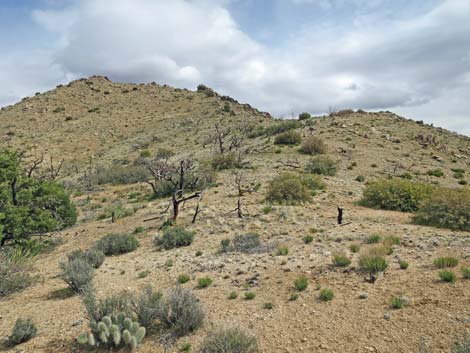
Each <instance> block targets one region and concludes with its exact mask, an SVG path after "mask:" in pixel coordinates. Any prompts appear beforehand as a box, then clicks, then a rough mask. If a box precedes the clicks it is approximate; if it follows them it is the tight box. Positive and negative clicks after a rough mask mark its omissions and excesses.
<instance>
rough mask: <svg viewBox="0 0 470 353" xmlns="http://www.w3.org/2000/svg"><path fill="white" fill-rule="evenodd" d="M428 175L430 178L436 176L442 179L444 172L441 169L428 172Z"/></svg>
mask: <svg viewBox="0 0 470 353" xmlns="http://www.w3.org/2000/svg"><path fill="white" fill-rule="evenodd" d="M427 174H428V175H429V176H435V177H437V178H440V177H442V176H444V172H443V171H442V170H440V169H432V170H428V172H427Z"/></svg>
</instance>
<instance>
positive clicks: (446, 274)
mask: <svg viewBox="0 0 470 353" xmlns="http://www.w3.org/2000/svg"><path fill="white" fill-rule="evenodd" d="M439 277H440V279H441V280H442V281H444V282H449V283H454V282H455V281H456V279H457V277H456V276H455V273H454V272H453V271H451V270H442V271H439Z"/></svg>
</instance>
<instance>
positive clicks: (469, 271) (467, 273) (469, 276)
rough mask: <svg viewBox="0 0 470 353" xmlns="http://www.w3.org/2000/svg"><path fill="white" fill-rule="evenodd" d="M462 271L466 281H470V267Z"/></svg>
mask: <svg viewBox="0 0 470 353" xmlns="http://www.w3.org/2000/svg"><path fill="white" fill-rule="evenodd" d="M460 271H461V272H462V277H463V278H464V279H470V267H462V268H461V269H460Z"/></svg>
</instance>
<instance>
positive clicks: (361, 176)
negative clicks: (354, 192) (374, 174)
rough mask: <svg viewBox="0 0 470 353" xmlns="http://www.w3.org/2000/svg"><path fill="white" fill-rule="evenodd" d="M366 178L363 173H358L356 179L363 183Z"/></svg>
mask: <svg viewBox="0 0 470 353" xmlns="http://www.w3.org/2000/svg"><path fill="white" fill-rule="evenodd" d="M365 180H366V178H365V177H364V176H363V175H358V176H357V177H356V181H358V182H359V183H363V182H364V181H365Z"/></svg>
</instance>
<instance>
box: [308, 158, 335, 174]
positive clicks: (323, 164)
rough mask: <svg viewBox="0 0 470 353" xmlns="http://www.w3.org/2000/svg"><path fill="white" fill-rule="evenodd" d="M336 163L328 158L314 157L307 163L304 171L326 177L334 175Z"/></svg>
mask: <svg viewBox="0 0 470 353" xmlns="http://www.w3.org/2000/svg"><path fill="white" fill-rule="evenodd" d="M336 169H337V167H336V162H335V161H333V160H332V159H331V158H330V157H328V156H316V157H313V158H312V159H311V160H310V162H308V164H307V166H306V167H305V170H306V171H307V172H308V173H313V174H322V175H328V176H334V175H336Z"/></svg>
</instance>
